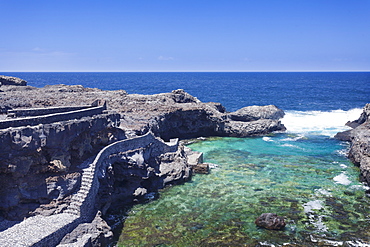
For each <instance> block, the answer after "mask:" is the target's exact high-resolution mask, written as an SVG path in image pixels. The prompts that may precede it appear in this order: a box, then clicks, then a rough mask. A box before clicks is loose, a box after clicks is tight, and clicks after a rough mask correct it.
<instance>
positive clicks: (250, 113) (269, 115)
mask: <svg viewBox="0 0 370 247" xmlns="http://www.w3.org/2000/svg"><path fill="white" fill-rule="evenodd" d="M284 115H285V114H284V111H283V110H281V109H279V108H277V107H276V106H274V105H266V106H256V105H254V106H247V107H244V108H241V109H239V110H237V111H235V112H232V113H229V115H228V117H229V118H230V119H231V120H234V121H244V122H250V121H256V120H259V119H273V120H278V119H280V118H283V117H284Z"/></svg>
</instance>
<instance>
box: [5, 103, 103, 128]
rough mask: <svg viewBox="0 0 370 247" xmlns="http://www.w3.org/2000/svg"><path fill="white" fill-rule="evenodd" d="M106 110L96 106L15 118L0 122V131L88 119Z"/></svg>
mask: <svg viewBox="0 0 370 247" xmlns="http://www.w3.org/2000/svg"><path fill="white" fill-rule="evenodd" d="M104 110H106V106H105V105H103V106H96V107H91V108H87V109H82V110H77V111H70V112H58V113H54V114H49V115H42V116H34V117H28V118H16V119H7V120H3V121H0V129H5V128H9V127H21V126H28V125H30V126H34V125H39V124H49V123H54V122H60V121H67V120H71V119H80V118H83V117H88V116H92V115H98V114H102V113H103V111H104Z"/></svg>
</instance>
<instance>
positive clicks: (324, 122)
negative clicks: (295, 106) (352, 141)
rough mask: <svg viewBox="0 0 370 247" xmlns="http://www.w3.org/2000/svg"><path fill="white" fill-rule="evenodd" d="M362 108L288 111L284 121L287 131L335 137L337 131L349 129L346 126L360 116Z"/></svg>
mask: <svg viewBox="0 0 370 247" xmlns="http://www.w3.org/2000/svg"><path fill="white" fill-rule="evenodd" d="M361 113H362V109H360V108H355V109H351V110H348V111H343V110H333V111H326V112H325V111H286V112H285V116H284V118H283V119H282V123H283V124H284V125H285V127H286V128H287V132H290V133H297V134H301V136H302V135H304V134H315V135H325V136H330V137H333V136H334V135H335V134H336V133H338V132H341V131H345V130H348V129H349V127H347V126H345V124H346V123H347V122H348V121H354V120H356V119H358V118H359V117H360V115H361Z"/></svg>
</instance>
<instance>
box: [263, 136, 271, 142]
mask: <svg viewBox="0 0 370 247" xmlns="http://www.w3.org/2000/svg"><path fill="white" fill-rule="evenodd" d="M262 140H264V141H265V142H273V141H274V140H272V139H271V137H268V136H264V137H262Z"/></svg>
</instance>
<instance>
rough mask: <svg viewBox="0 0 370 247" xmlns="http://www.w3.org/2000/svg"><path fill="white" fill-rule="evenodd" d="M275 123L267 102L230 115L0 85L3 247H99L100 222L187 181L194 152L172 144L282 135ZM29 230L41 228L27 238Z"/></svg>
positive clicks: (215, 107)
mask: <svg viewBox="0 0 370 247" xmlns="http://www.w3.org/2000/svg"><path fill="white" fill-rule="evenodd" d="M283 116H284V112H283V111H282V110H280V109H278V108H277V107H276V106H272V105H270V106H250V107H245V108H242V109H240V110H238V111H236V112H232V113H230V112H227V111H226V109H225V108H224V107H223V106H222V105H221V104H219V103H203V102H201V101H200V100H198V99H197V98H195V97H193V96H191V95H190V94H188V93H186V92H185V91H184V90H181V89H179V90H174V91H172V92H171V93H162V94H157V95H138V94H127V93H126V92H125V91H124V90H116V91H103V90H100V89H96V88H84V87H83V86H80V85H74V86H67V85H53V86H45V87H43V88H35V87H30V86H22V87H19V86H13V85H4V84H3V85H2V86H1V87H0V145H1V147H2V149H1V150H0V183H1V184H0V185H1V186H0V237H1V238H2V239H6V240H7V242H6V244H5V242H4V244H5V245H9V246H12V245H13V244H14V243H18V242H19V243H18V244H24V245H26V246H27V245H35V246H44V245H48V246H53V245H57V244H60V246H85V245H86V244H90V245H93V246H98V245H99V244H102V243H103V244H104V243H106V242H107V241H110V240H111V238H112V231H111V228H110V226H112V225H113V224H114V222H113V223H112V222H109V225H110V226H109V225H108V224H107V221H109V219H108V218H109V217H108V216H109V215H113V214H118V213H120V211H121V210H122V209H124V208H125V207H126V208H127V207H129V206H130V205H131V204H132V203H136V202H145V201H147V200H151V199H152V198H156V197H157V194H158V190H159V189H161V188H163V187H165V186H167V185H169V184H177V183H182V182H185V181H188V180H189V179H191V175H192V165H193V164H192V162H193V161H189V160H188V158H189V157H190V156H193V155H194V154H193V153H192V154H191V155H190V154H189V157H188V154H187V151H186V149H185V147H184V146H183V145H182V144H181V143H180V142H179V141H178V138H180V139H186V138H195V137H201V136H203V137H205V136H235V137H245V136H254V135H261V134H266V133H270V132H272V131H283V130H285V127H284V126H283V125H282V124H281V122H280V120H279V119H280V118H281V117H283ZM191 159H192V160H200V158H195V159H194V157H192V158H191ZM24 218H26V219H25V220H23V219H24ZM12 225H14V226H13V227H9V226H12ZM32 227H33V228H37V227H39V228H43V229H45V230H44V231H41V232H37V234H36V235H35V232H32V231H30V233H28V232H29V231H28V229H29V228H32ZM99 229H100V230H99ZM19 232H23V234H24V235H23V236H18V235H17V234H18V233H19ZM31 233H32V234H31ZM22 241H23V242H22Z"/></svg>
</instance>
